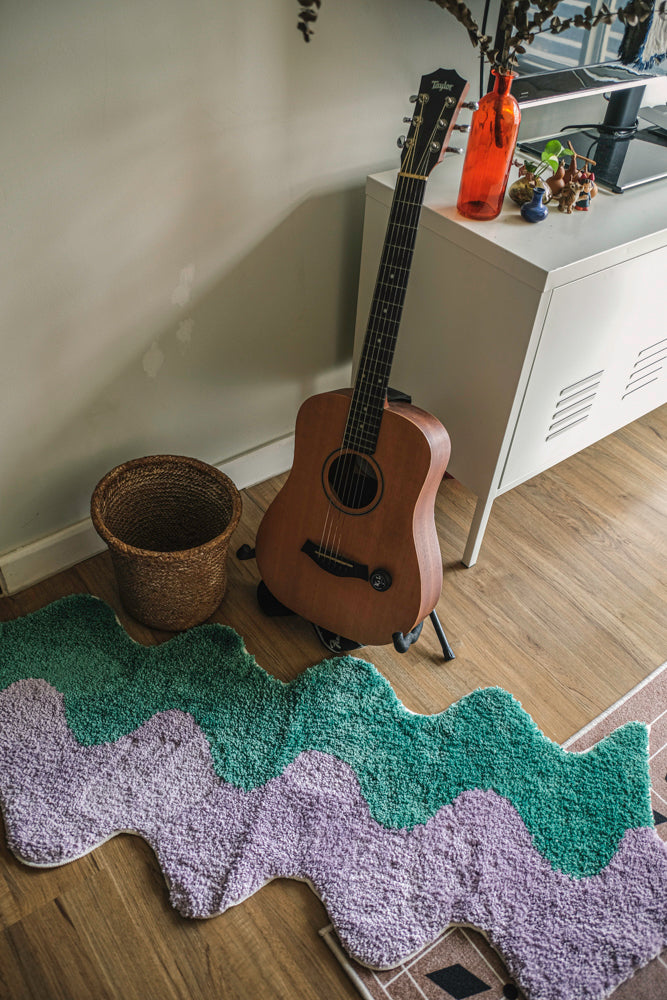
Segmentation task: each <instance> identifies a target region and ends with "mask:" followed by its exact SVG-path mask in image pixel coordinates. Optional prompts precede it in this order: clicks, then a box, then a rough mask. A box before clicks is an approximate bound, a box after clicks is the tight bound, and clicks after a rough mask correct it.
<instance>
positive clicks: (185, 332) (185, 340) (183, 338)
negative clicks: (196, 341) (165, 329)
mask: <svg viewBox="0 0 667 1000" xmlns="http://www.w3.org/2000/svg"><path fill="white" fill-rule="evenodd" d="M194 328H195V321H194V320H193V319H192V317H191V316H188V318H187V319H184V320H181V322H180V323H179V324H178V330H177V331H176V340H177V341H178V346H179V347H180V349H181V354H187V352H188V349H189V347H190V344H191V342H192V332H193V330H194Z"/></svg>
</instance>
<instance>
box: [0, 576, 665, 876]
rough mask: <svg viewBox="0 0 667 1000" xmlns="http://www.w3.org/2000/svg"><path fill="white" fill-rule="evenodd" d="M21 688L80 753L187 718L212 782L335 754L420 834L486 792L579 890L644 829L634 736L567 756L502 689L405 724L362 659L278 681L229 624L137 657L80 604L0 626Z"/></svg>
mask: <svg viewBox="0 0 667 1000" xmlns="http://www.w3.org/2000/svg"><path fill="white" fill-rule="evenodd" d="M25 678H42V679H44V680H46V681H48V683H50V684H51V685H53V687H55V688H56V689H57V690H58V691H60V692H61V693H62V695H63V697H64V700H65V710H66V715H67V720H68V724H69V726H70V727H71V729H72V731H73V733H74V735H75V737H76V739H77V740H78V741H79V742H80V743H82V744H84V745H92V744H99V743H106V742H110V741H114V740H116V739H118V738H119V737H120V736H123V735H126V734H128V733H131V732H133V731H134V730H135V729H137V728H138V727H139V726H140V725H141V724H142V723H144V722H146V721H147V720H148V719H149V718H151V716H153V715H154V714H155V713H157V712H161V711H166V710H170V709H179V710H181V711H184V712H188V713H190V714H191V715H192V716H193V717H194V719H195V720H196V722H197V723H198V724H199V725H200V726H201V728H202V730H203V732H204V733H205V735H206V737H207V740H208V742H209V744H210V747H211V756H212V760H213V766H214V768H215V770H216V772H217V773H218V775H219V776H220V777H221V778H223V779H224V780H225V781H228V782H231V783H232V784H234V785H236V786H237V787H239V788H242V789H244V790H246V791H249V790H251V789H252V788H256V787H257V786H259V785H263V784H264V783H266V782H267V781H269V780H270V779H271V778H274V777H276V776H278V775H279V774H281V773H282V772H283V770H284V769H285V767H286V766H287V765H288V764H289V763H290V762H291V761H293V760H294V758H295V757H296V756H298V754H299V753H301V752H302V751H305V750H319V751H322V752H324V753H328V754H332V755H333V756H335V757H337V758H339V759H340V760H342V761H344V762H345V763H347V764H349V765H350V767H352V768H353V769H354V771H355V772H356V774H357V776H358V778H359V782H360V785H361V790H362V793H363V795H364V797H365V799H366V801H367V802H368V805H369V809H370V812H371V814H372V816H373V817H374V818H375V819H376V820H377V821H378V822H380V823H382V824H383V825H384V826H386V827H395V828H401V827H412V826H414V825H415V824H419V823H425V822H427V821H428V819H429V818H430V817H431V816H433V815H434V814H435V813H436V812H437V810H438V809H439V808H440V807H441V806H443V805H445V804H447V803H449V802H452V801H453V800H454V799H455V798H456V796H457V795H459V794H460V793H461V792H463V791H465V790H467V789H473V788H479V789H483V790H486V789H492V790H494V791H496V792H497V793H498V794H500V795H502V796H504V797H505V798H507V799H508V800H509V801H510V802H512V804H513V805H514V807H515V808H516V809H517V811H518V813H519V815H520V816H521V817H522V819H523V821H524V823H525V824H526V826H527V827H528V829H529V831H530V832H531V834H532V837H533V842H534V844H535V846H536V847H537V849H538V850H539V851H540V852H541V853H542V854H543V855H544V856H545V857H547V858H548V859H549V861H550V863H551V865H552V866H553V867H554V868H557V869H561V870H562V871H564V872H566V873H567V874H570V875H572V876H575V877H577V878H580V877H584V876H588V875H593V874H596V873H597V872H599V871H600V870H601V869H602V868H603V867H604V866H605V865H606V864H608V862H609V861H610V860H611V858H612V857H613V855H614V853H615V852H616V849H617V848H618V845H619V843H620V841H621V838H622V837H623V834H624V833H625V830H626V829H627V828H635V827H642V826H649V827H650V826H652V825H653V818H652V812H651V805H650V795H649V792H650V780H649V773H648V739H647V730H646V727H645V726H644V725H643V724H641V723H632V722H631V723H627V724H626V725H625V726H623V727H621V728H619V729H618V730H616V731H615V732H614V733H612V734H611V735H610V736H608V737H607V738H606V739H605V740H603V741H602V742H601V743H599V744H597V745H596V746H595V747H593V748H592V749H591V750H590V751H588V752H587V753H585V754H575V753H568V752H567V751H564V750H563V749H562V748H561V747H560V746H559V745H558V744H556V743H553V742H552V741H551V740H549V739H547V737H545V736H544V734H543V733H541V732H540V730H539V729H538V727H537V726H536V725H535V723H534V722H533V720H532V719H531V717H530V716H529V715H528V714H527V713H526V712H525V711H524V710H523V709H522V707H521V705H520V704H519V703H518V702H517V701H516V699H514V698H513V696H512V695H511V694H509V693H508V692H506V691H504V690H502V689H501V688H484V689H481V690H478V691H474V692H472V693H471V694H470V695H468V696H466V697H465V698H462V699H461V700H460V701H458V702H457V703H456V704H454V705H452V706H451V707H450V708H447V709H445V710H444V711H443V712H441V713H440V714H438V715H432V716H422V715H415V714H413V713H411V712H409V711H408V710H407V709H406V708H405V707H404V706H403V705H402V704H401V702H400V701H399V700H398V698H397V697H396V695H395V693H394V691H393V689H392V688H391V686H390V685H389V683H388V682H387V681H386V680H385V678H384V677H382V675H381V674H380V673H379V672H378V671H377V670H376V669H375V667H373V666H372V665H371V664H369V663H367V662H366V661H365V660H361V659H357V658H355V657H351V656H346V657H340V658H336V659H331V660H325V661H323V662H322V663H319V664H317V665H316V666H313V667H310V668H309V669H308V670H306V671H305V672H304V673H303V674H301V675H300V676H299V677H297V678H296V679H295V680H293V681H291V682H290V683H288V684H285V683H283V682H282V681H279V680H278V679H277V678H275V677H272V676H271V675H270V674H268V673H267V672H266V671H265V670H263V669H262V668H261V667H260V666H259V665H258V664H257V663H256V661H255V659H254V657H252V656H251V655H250V654H249V653H248V652H247V651H246V650H245V648H244V645H243V640H242V638H241V637H240V636H239V635H238V634H237V633H236V632H235V631H234V630H233V629H231V628H227V627H225V626H222V625H203V626H198V627H197V628H195V629H192V630H190V631H189V632H186V633H183V634H181V635H179V636H177V637H175V638H174V639H172V640H170V641H169V642H167V643H165V644H163V645H161V646H150V647H145V646H141V645H139V644H137V643H135V642H133V641H132V640H131V639H130V638H129V636H128V635H127V634H126V633H125V631H124V630H123V629H122V627H121V626H120V625H119V623H118V621H117V620H116V617H115V615H114V612H113V610H112V609H111V608H109V607H108V605H106V604H104V603H103V602H101V601H99V600H97V599H96V598H93V597H90V596H88V595H75V596H73V597H68V598H64V599H62V600H61V601H57V602H56V603H55V604H52V605H49V606H48V607H46V608H43V609H42V610H40V611H37V612H35V613H34V614H32V615H28V616H27V617H25V618H21V619H18V620H16V621H13V622H7V623H5V624H3V625H0V688H6V687H8V686H9V685H10V684H11V683H13V682H14V681H17V680H21V679H25ZM582 802H583V803H587V804H588V808H586V809H582Z"/></svg>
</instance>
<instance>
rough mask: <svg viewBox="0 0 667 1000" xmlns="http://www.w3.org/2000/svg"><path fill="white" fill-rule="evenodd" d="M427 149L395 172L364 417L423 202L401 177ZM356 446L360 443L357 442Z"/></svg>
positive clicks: (395, 320) (392, 339)
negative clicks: (408, 231)
mask: <svg viewBox="0 0 667 1000" xmlns="http://www.w3.org/2000/svg"><path fill="white" fill-rule="evenodd" d="M418 128H419V126H418ZM418 128H417V130H416V132H415V139H414V143H413V147H412V148H414V145H416V141H417V137H418ZM434 132H435V129H434ZM433 134H434V133H432V134H431V137H430V139H429V143H430V141H431V140H432V138H433ZM428 149H429V147H428V146H426V147H425V149H424V153H423V156H422V159H421V161H420V163H419V164H415V163H414V161H413V155H412V154H409V156H408V157H406V163H405V164H404V165H402V167H401V170H400V171H399V177H398V182H397V207H398V211H394V212H392V221H391V222H390V225H389V230H388V233H387V240H386V244H387V245H386V246H385V248H384V250H385V251H386V250H388V251H389V252H388V253H383V260H382V263H381V267H380V274H379V280H378V283H377V284H378V289H377V292H378V294H376V295H375V296H374V303H373V305H374V307H375V309H374V315H373V316H372V317H371V319H372V323H371V331H372V333H373V335H374V341H373V352H371V353H369V355H368V356H367V359H366V363H365V365H364V368H365V369H366V370H365V371H364V370H363V369H362V372H363V376H362V381H363V382H364V390H365V395H364V394H363V393H360V398H361V400H362V401H363V409H362V412H363V413H364V414H365V413H367V405H368V404H369V403H371V402H372V401H373V396H374V394H377V392H376V387H370V386H369V380H368V379H367V378H366V375H367V374H368V372H369V370H370V371H373V370H374V371H376V372H378V369H379V366H380V365H382V366H383V367H385V368H386V367H387V366H388V360H387V357H386V356H387V355H388V354H393V351H394V349H395V346H396V339H397V333H398V324H399V320H400V315H401V311H402V307H403V300H404V297H405V291H406V286H407V277H406V278H405V280H402V281H400V282H398V283H397V284H396V285H394V284H393V282H394V278H395V275H396V272H398V271H407V274H408V276H409V270H410V268H409V266H408V264H407V261H409V260H411V253H412V249H413V248H414V239H415V236H409V235H408V236H407V238H406V234H405V230H406V229H412V230H413V232H415V235H416V226H417V223H418V220H419V213H420V210H421V202H422V200H423V185H424V184H425V175H424V179H420V180H416V179H415V178H412V177H410V176H407V177H406V176H405V175H406V174H407V175H410V174H415V173H417V174H422V175H423V171H424V167H425V162H426V160H427V159H428ZM420 186H422V191H421V193H420V192H419V188H420ZM415 191H416V192H417V194H419V195H420V196H419V197H418V198H416V197H415ZM394 207H396V206H394ZM410 243H412V246H411V247H410V246H406V245H405V244H410ZM388 292H389V294H388ZM381 307H383V308H382V312H381V313H380V312H379V311H378V310H379V309H380V308H381ZM382 355H384V356H385V357H384V360H381V356H382ZM385 374H386V375H388V372H386V373H385ZM383 378H384V376H383V375H382V374H378V381H382V380H383ZM382 395H383V399H382V401H381V402H380V400H379V399H378V400H377V404H374V405H378V406H380V407H381V408H380V410H379V418H380V419H379V420H378V425H379V423H380V421H381V420H382V411H383V408H384V397H386V391H385V392H384V393H383V394H382ZM350 410H352V405H351V407H350ZM364 419H366V418H364ZM362 426H363V424H362ZM365 433H367V432H365ZM370 433H371V434H372V433H375V434H376V437H377V434H378V433H379V426H378V427H377V429H375V428H373V429H372V430H371V432H370ZM357 444H358V445H360V444H361V441H358V442H357ZM360 450H361V449H360ZM363 489H364V482H363V475H359V476H358V477H357V482H356V486H355V488H354V498H353V503H352V506H353V508H354V509H361V507H362V504H361V499H362V491H363ZM338 520H339V522H342V520H343V519H342V517H340V518H338ZM339 552H340V535H339V537H338V539H337V545H336V554H337V555H338V554H339Z"/></svg>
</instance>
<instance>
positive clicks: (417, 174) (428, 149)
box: [398, 69, 468, 180]
mask: <svg viewBox="0 0 667 1000" xmlns="http://www.w3.org/2000/svg"><path fill="white" fill-rule="evenodd" d="M467 91H468V84H467V82H466V81H465V80H464V79H463V78H462V77H460V76H459V74H458V73H456V72H455V71H454V70H444V69H438V70H436V71H435V72H434V73H429V74H427V75H426V76H423V77H422V78H421V83H420V85H419V93H418V94H416V95H414V96H413V97H411V98H410V100H411V101H412V103H413V104H415V105H416V108H415V113H414V114H413V116H412V117H411V118H406V119H404V120H405V121H408V122H410V131H409V132H408V135H407V137H405V136H401V138H400V139H399V142H398V144H399V146H400V147H401V149H402V150H403V155H402V157H401V170H400V174H401V175H402V176H404V177H412V178H414V179H419V178H422V179H424V180H425V179H426V178H427V177H428V175H429V173H430V172H431V170H432V169H433V167H434V166H436V164H437V163H439V162H440V160H441V159H442V157H443V155H444V151H445V150H446V147H447V142H448V140H449V137H450V135H451V132H452V129H453V128H454V123H455V121H456V117H457V115H458V113H459V110H460V108H461V107H462V106H463V99H464V97H465V95H466V93H467Z"/></svg>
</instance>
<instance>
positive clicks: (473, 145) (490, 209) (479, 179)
mask: <svg viewBox="0 0 667 1000" xmlns="http://www.w3.org/2000/svg"><path fill="white" fill-rule="evenodd" d="M492 73H493V75H494V77H495V80H494V85H493V90H492V91H490V92H489V93H488V94H485V95H484V97H483V98H482V99H481V101H480V102H479V108H478V109H477V111H475V113H474V115H473V116H472V127H471V129H470V135H469V136H468V147H467V149H466V156H465V160H464V162H463V173H462V174H461V186H460V188H459V198H458V201H457V203H456V207H457V208H458V210H459V212H460V213H461V215H465V217H466V218H467V219H480V220H482V219H495V217H496V216H497V215H498V214H499V213H500V209H501V208H502V204H503V198H504V197H505V188H506V187H507V178H508V177H509V173H510V167H511V166H512V156H513V155H514V147H515V145H516V137H517V133H518V131H519V123H520V121H521V111H520V110H519V105H518V104H517V102H516V100H515V98H514V97H513V96H512V94H511V93H510V88H511V86H512V80H513V79H514V77H515V74H513V73H498V72H497V71H496V70H495V69H494V70H492Z"/></svg>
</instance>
